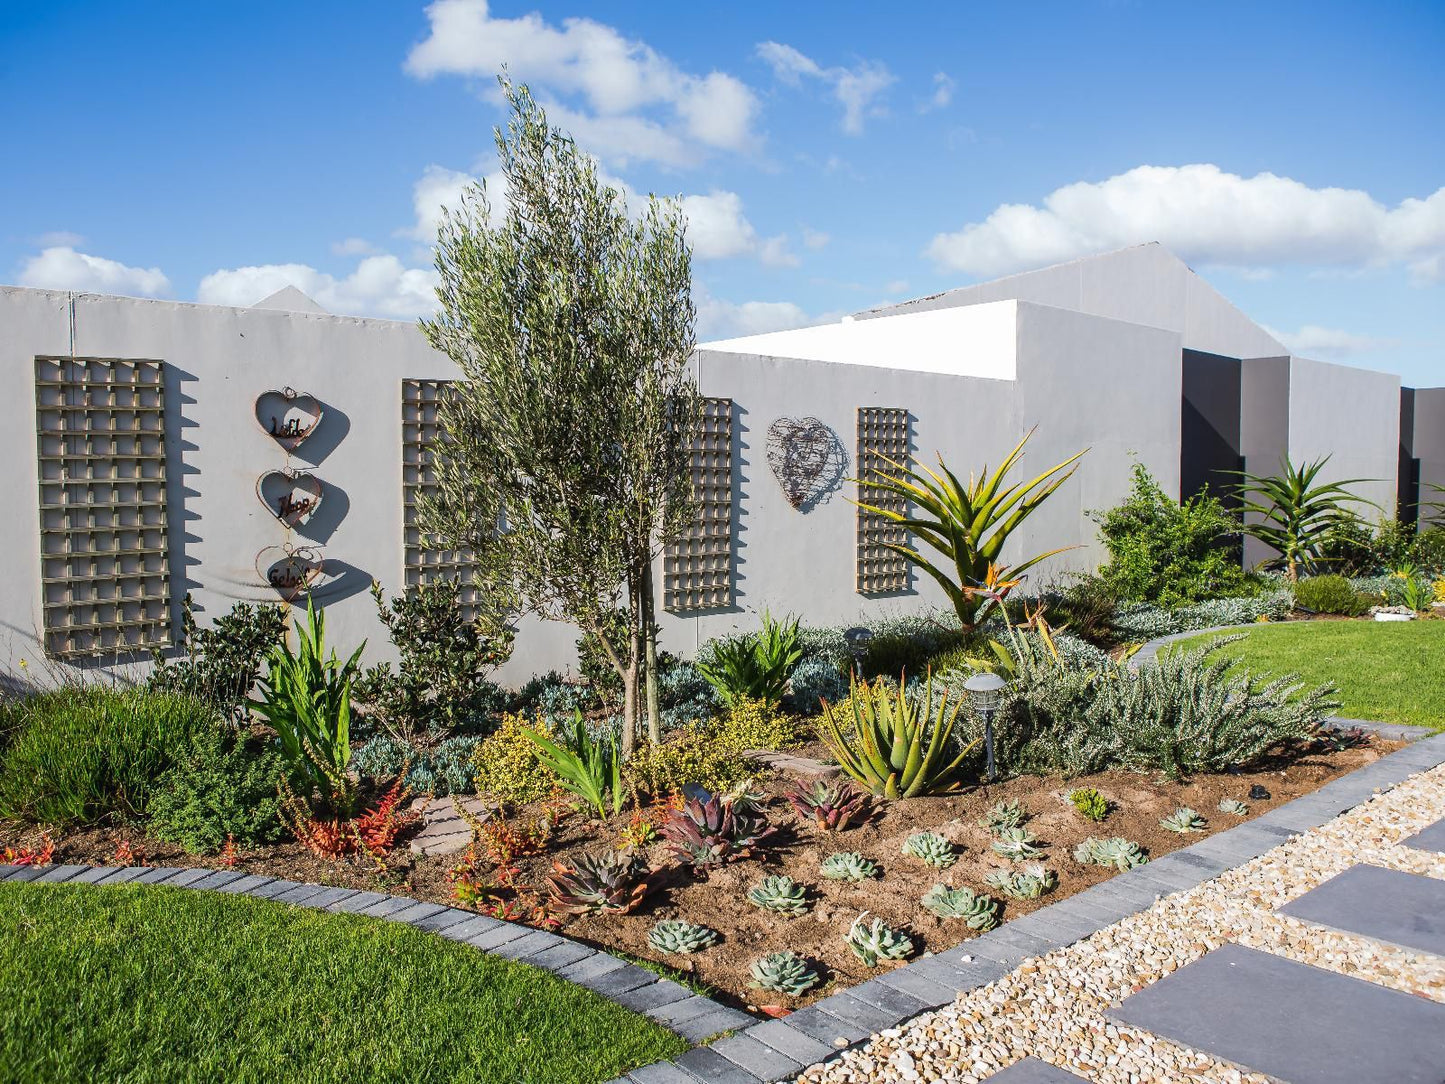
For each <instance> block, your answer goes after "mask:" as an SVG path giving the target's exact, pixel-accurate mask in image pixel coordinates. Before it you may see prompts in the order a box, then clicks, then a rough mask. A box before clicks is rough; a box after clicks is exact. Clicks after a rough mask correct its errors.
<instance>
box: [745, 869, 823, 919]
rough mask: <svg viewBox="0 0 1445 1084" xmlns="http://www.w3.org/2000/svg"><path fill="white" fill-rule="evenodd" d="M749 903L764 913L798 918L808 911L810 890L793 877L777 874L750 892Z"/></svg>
mask: <svg viewBox="0 0 1445 1084" xmlns="http://www.w3.org/2000/svg"><path fill="white" fill-rule="evenodd" d="M748 902H749V903H751V904H752V905H753V906H754V907H761V908H762V909H763V910H764V911H775V912H777V913H778V914H780V915H787V916H789V917H790V918H796V917H797V916H798V915H801V914H803V913H804V912H805V911H807V909H808V890H807V889H806V888H804V887H803V886H802V885H800V884H798V883H797V882H796V881H794V880H793V879H792V878H791V877H784V876H783V875H782V874H776V873H775V874H771V875H770V876H767V877H764V878H763V879H762V881H761V882H759V884H758V885H757V886H756V887H755V888H753V889H752V890H751V891H749V892H748Z"/></svg>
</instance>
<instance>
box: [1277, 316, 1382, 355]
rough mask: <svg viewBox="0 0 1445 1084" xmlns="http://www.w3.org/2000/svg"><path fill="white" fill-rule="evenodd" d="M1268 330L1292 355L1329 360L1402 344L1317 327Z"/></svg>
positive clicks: (1378, 350)
mask: <svg viewBox="0 0 1445 1084" xmlns="http://www.w3.org/2000/svg"><path fill="white" fill-rule="evenodd" d="M1264 330H1265V331H1267V332H1269V334H1271V335H1273V336H1274V337H1275V338H1276V339H1278V340H1279V341H1280V342H1282V343H1284V344H1285V346H1287V347H1289V349H1290V352H1291V353H1293V354H1298V355H1301V356H1302V357H1312V358H1322V359H1324V360H1326V361H1332V360H1335V359H1337V358H1352V357H1356V356H1358V355H1360V354H1376V353H1379V352H1380V351H1381V350H1388V349H1390V348H1391V347H1393V346H1396V345H1398V344H1399V340H1398V339H1389V338H1380V337H1377V336H1374V335H1357V334H1355V333H1354V332H1350V331H1343V330H1341V329H1339V328H1333V327H1320V326H1319V325H1317V324H1305V325H1304V326H1303V327H1301V328H1300V329H1299V330H1298V331H1278V330H1276V329H1274V328H1272V327H1265V328H1264Z"/></svg>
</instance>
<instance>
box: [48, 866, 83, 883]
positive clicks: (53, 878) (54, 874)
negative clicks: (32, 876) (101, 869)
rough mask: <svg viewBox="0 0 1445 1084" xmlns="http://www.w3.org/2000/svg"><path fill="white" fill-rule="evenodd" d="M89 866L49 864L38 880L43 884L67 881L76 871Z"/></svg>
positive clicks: (78, 871) (81, 870) (80, 871)
mask: <svg viewBox="0 0 1445 1084" xmlns="http://www.w3.org/2000/svg"><path fill="white" fill-rule="evenodd" d="M89 868H90V867H89V866H49V867H47V868H46V870H45V872H44V873H43V874H41V876H40V878H39V880H40V881H41V883H43V884H59V883H61V882H63V881H68V880H70V879H71V878H72V877H74V876H75V875H76V874H78V873H84V872H85V871H86V870H88V869H89Z"/></svg>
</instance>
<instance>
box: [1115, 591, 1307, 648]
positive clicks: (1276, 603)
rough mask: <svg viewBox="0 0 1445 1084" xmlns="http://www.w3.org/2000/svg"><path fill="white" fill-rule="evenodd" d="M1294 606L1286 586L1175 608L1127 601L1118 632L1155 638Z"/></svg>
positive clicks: (1276, 614) (1273, 614) (1277, 614)
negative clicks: (1169, 608) (1259, 592)
mask: <svg viewBox="0 0 1445 1084" xmlns="http://www.w3.org/2000/svg"><path fill="white" fill-rule="evenodd" d="M1293 606H1294V594H1293V593H1292V592H1291V591H1290V590H1289V589H1288V588H1285V587H1281V588H1278V589H1275V590H1272V591H1266V592H1264V593H1262V594H1259V595H1255V596H1253V597H1250V598H1212V599H1209V600H1207V601H1205V602H1196V603H1194V604H1193V605H1190V606H1179V607H1176V608H1175V609H1173V610H1166V609H1164V608H1163V607H1162V606H1155V605H1153V604H1152V603H1148V602H1124V603H1120V604H1119V608H1118V609H1117V610H1116V611H1115V612H1114V631H1115V632H1117V633H1118V634H1119V635H1120V636H1121V637H1123V638H1124V639H1126V640H1134V641H1144V640H1153V639H1154V638H1156V637H1159V636H1171V635H1173V634H1174V633H1178V632H1193V631H1195V630H1196V629H1209V628H1214V627H1215V626H1217V625H1248V624H1252V623H1253V622H1255V621H1258V620H1259V619H1260V618H1261V617H1268V618H1270V619H1271V620H1277V619H1279V618H1281V617H1284V616H1285V615H1286V614H1288V613H1289V611H1290V608H1291V607H1293Z"/></svg>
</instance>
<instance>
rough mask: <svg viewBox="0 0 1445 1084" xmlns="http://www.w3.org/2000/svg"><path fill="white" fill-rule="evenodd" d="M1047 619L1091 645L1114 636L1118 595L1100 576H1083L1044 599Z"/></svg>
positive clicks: (1107, 641) (1106, 640)
mask: <svg viewBox="0 0 1445 1084" xmlns="http://www.w3.org/2000/svg"><path fill="white" fill-rule="evenodd" d="M1046 601H1047V604H1048V616H1049V620H1050V621H1052V622H1054V624H1055V627H1056V628H1058V629H1060V630H1062V629H1068V630H1069V632H1071V633H1073V634H1074V635H1075V636H1077V637H1078V638H1079V639H1081V640H1084V641H1086V642H1087V643H1091V644H1107V643H1109V642H1111V641H1112V640H1113V638H1114V614H1115V612H1116V611H1117V610H1118V608H1119V596H1118V595H1117V594H1115V591H1114V587H1113V586H1112V585H1110V584H1109V582H1108V581H1107V580H1105V579H1104V578H1103V577H1102V576H1097V575H1095V576H1082V577H1080V578H1079V580H1077V581H1076V582H1075V583H1072V584H1070V585H1069V587H1068V588H1067V589H1066V590H1064V591H1063V592H1061V593H1059V594H1057V595H1051V596H1050V597H1049V598H1047V600H1046Z"/></svg>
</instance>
